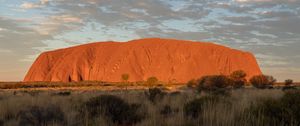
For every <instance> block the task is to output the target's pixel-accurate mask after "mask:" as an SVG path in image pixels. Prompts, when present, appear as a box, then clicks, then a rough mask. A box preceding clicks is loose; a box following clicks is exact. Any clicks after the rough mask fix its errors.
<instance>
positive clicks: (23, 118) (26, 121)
mask: <svg viewBox="0 0 300 126" xmlns="http://www.w3.org/2000/svg"><path fill="white" fill-rule="evenodd" d="M18 120H19V125H21V126H45V125H49V124H61V125H63V124H64V113H63V112H62V110H61V109H60V108H59V107H58V106H55V105H49V106H47V107H40V106H30V107H28V108H27V109H25V110H21V111H20V112H19V113H18Z"/></svg>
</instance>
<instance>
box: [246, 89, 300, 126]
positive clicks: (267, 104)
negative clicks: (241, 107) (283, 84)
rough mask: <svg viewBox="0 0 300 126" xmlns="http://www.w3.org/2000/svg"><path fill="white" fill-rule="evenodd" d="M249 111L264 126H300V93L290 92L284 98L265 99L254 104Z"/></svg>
mask: <svg viewBox="0 0 300 126" xmlns="http://www.w3.org/2000/svg"><path fill="white" fill-rule="evenodd" d="M247 111H248V112H249V113H250V114H251V116H253V117H255V118H257V119H255V120H258V119H259V120H260V121H261V122H262V123H263V124H262V125H271V126H273V125H284V126H290V125H297V126H298V125H300V92H299V91H289V92H287V93H286V94H285V95H284V96H283V97H282V98H280V99H278V100H275V99H270V98H269V99H263V100H261V101H258V102H257V103H255V104H252V105H251V106H250V107H249V108H248V109H247Z"/></svg>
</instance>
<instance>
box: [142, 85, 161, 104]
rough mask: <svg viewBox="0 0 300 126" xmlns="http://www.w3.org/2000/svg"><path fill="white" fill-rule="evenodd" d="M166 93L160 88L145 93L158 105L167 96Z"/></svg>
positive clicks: (150, 89)
mask: <svg viewBox="0 0 300 126" xmlns="http://www.w3.org/2000/svg"><path fill="white" fill-rule="evenodd" d="M165 94H166V93H165V92H163V91H162V90H161V89H159V88H149V89H148V92H145V95H146V97H147V98H148V99H149V100H150V101H151V102H152V103H156V101H157V100H161V99H163V97H164V96H165Z"/></svg>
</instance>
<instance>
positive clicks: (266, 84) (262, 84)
mask: <svg viewBox="0 0 300 126" xmlns="http://www.w3.org/2000/svg"><path fill="white" fill-rule="evenodd" d="M275 82H276V79H275V78H273V77H272V76H268V75H257V76H253V77H252V78H251V79H250V83H251V84H252V85H253V86H254V87H256V88H258V89H266V88H271V87H273V84H274V83H275Z"/></svg>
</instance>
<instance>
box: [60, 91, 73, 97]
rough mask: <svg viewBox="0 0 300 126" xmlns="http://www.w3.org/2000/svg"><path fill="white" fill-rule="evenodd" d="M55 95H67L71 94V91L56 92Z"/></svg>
mask: <svg viewBox="0 0 300 126" xmlns="http://www.w3.org/2000/svg"><path fill="white" fill-rule="evenodd" d="M57 95H59V96H69V95H71V92H70V91H65V92H58V93H57Z"/></svg>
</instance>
